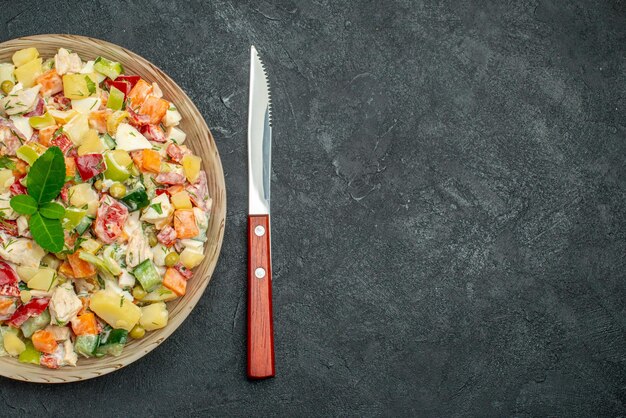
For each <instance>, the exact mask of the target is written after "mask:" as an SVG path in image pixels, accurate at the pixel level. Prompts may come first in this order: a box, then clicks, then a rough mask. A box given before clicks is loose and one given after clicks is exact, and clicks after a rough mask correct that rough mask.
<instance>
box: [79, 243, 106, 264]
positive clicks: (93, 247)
mask: <svg viewBox="0 0 626 418" xmlns="http://www.w3.org/2000/svg"><path fill="white" fill-rule="evenodd" d="M80 247H81V248H82V249H83V250H85V251H86V252H88V253H90V254H95V253H97V252H98V250H99V249H100V248H102V244H101V243H100V242H99V241H96V240H95V239H93V238H88V239H86V240H85V241H83V242H81V243H80ZM87 261H88V260H87Z"/></svg>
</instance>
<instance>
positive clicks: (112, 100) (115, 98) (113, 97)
mask: <svg viewBox="0 0 626 418" xmlns="http://www.w3.org/2000/svg"><path fill="white" fill-rule="evenodd" d="M123 106H124V92H122V91H121V90H118V89H116V88H115V87H113V86H111V91H109V99H108V100H107V107H108V108H109V109H112V110H122V107H123Z"/></svg>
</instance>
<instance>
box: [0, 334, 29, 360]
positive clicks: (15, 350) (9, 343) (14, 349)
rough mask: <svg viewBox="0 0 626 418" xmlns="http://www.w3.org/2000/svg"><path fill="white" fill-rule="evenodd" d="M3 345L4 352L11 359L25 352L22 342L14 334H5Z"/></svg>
mask: <svg viewBox="0 0 626 418" xmlns="http://www.w3.org/2000/svg"><path fill="white" fill-rule="evenodd" d="M2 342H3V344H4V350H5V351H6V352H7V353H8V354H9V355H10V356H13V357H17V356H19V355H20V354H22V353H23V352H24V351H25V350H26V345H25V344H24V341H22V340H21V339H20V337H18V336H17V333H16V332H12V331H9V332H6V333H5V334H4V336H3V340H2Z"/></svg>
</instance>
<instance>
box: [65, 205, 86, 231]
mask: <svg viewBox="0 0 626 418" xmlns="http://www.w3.org/2000/svg"><path fill="white" fill-rule="evenodd" d="M86 215H87V209H82V208H77V207H73V206H70V207H68V208H65V217H64V218H63V221H62V223H63V228H65V229H68V230H71V229H74V228H76V226H77V225H78V224H79V223H80V221H81V220H82V219H83V218H84V217H85V216H86Z"/></svg>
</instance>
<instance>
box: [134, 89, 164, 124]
mask: <svg viewBox="0 0 626 418" xmlns="http://www.w3.org/2000/svg"><path fill="white" fill-rule="evenodd" d="M169 107H170V103H169V102H168V101H167V100H163V99H159V98H158V97H154V96H148V97H146V100H144V102H143V104H142V105H141V108H140V109H139V113H141V114H142V115H148V116H150V123H151V124H152V125H158V124H159V123H161V119H163V116H165V112H167V109H169Z"/></svg>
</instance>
